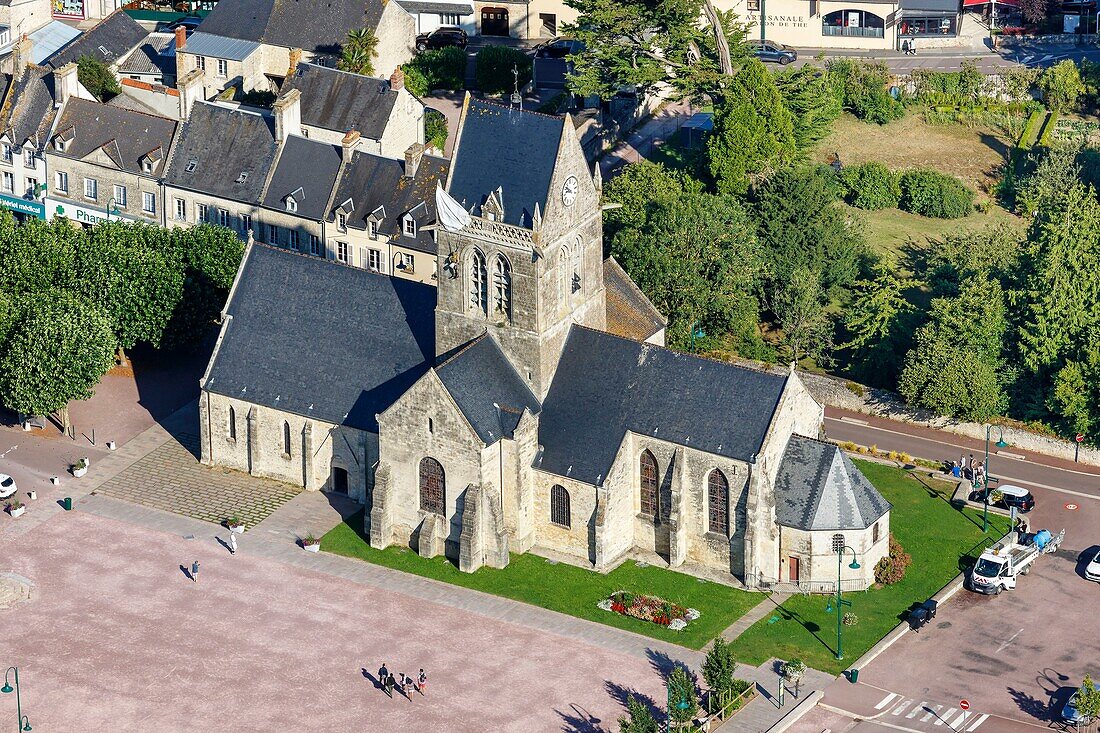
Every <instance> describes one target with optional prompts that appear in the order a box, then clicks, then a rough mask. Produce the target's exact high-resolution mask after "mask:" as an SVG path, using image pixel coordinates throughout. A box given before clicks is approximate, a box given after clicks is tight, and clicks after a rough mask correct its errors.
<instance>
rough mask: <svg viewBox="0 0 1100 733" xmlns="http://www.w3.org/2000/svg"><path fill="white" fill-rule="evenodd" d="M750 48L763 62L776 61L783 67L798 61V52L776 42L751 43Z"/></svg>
mask: <svg viewBox="0 0 1100 733" xmlns="http://www.w3.org/2000/svg"><path fill="white" fill-rule="evenodd" d="M749 48H751V49H752V55H753V56H755V57H756V58H758V59H760V60H761V61H774V62H776V63H778V64H780V65H782V66H786V65H787V64H789V63H791V62H792V61H795V60H797V59H798V51H795V50H794V49H793V48H791V47H790V46H784V45H783V44H782V43H776V42H775V41H749Z"/></svg>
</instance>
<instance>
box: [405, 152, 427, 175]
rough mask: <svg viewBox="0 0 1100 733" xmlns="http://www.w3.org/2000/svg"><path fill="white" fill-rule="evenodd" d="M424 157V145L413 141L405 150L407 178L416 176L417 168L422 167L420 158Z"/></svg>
mask: <svg viewBox="0 0 1100 733" xmlns="http://www.w3.org/2000/svg"><path fill="white" fill-rule="evenodd" d="M423 157H424V146H423V145H421V144H420V143H413V144H412V145H410V146H409V149H408V150H406V151H405V178H416V169H417V168H419V167H420V160H421V158H423Z"/></svg>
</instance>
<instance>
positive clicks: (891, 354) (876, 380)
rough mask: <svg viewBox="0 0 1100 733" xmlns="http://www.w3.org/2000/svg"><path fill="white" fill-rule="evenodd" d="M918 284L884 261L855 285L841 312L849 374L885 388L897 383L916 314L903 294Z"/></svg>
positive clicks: (875, 265) (909, 344)
mask: <svg viewBox="0 0 1100 733" xmlns="http://www.w3.org/2000/svg"><path fill="white" fill-rule="evenodd" d="M917 285H918V283H917V281H916V280H913V279H911V278H905V277H902V276H901V275H899V274H898V271H897V268H896V267H894V266H893V264H892V263H889V262H883V261H879V262H876V263H875V264H874V265H873V266H872V269H871V273H870V275H869V276H868V277H867V278H865V279H862V280H859V281H857V282H856V283H855V284H854V286H853V289H852V297H851V303H850V304H849V305H848V307H847V308H846V309H845V311H844V328H845V330H846V331H847V334H848V340H847V342H846V343H845V344H844V345H843V346H842V348H844V349H848V350H850V351H851V352H852V356H851V361H852V371H853V373H854V374H855V375H856V376H857V377H858V378H859V379H861V380H863V381H864V382H868V383H870V384H873V385H876V386H879V387H888V388H892V387H894V386H895V384H896V383H897V377H898V372H899V371H900V370H901V362H902V358H903V357H904V355H905V353H906V352H907V351H908V350H909V348H910V347H911V343H910V341H911V339H912V327H913V319H914V315H915V311H916V309H915V308H914V307H913V306H912V304H911V303H910V302H909V300H908V299H907V298H906V294H907V293H908V291H910V290H911V289H913V288H915V287H917Z"/></svg>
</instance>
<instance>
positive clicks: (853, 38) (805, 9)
mask: <svg viewBox="0 0 1100 733" xmlns="http://www.w3.org/2000/svg"><path fill="white" fill-rule="evenodd" d="M715 5H716V6H717V7H718V8H719V9H721V10H732V11H733V12H735V13H736V14H737V16H738V18H741V19H745V20H748V21H750V22H752V24H753V30H752V31H751V32H750V35H752V36H753V37H759V36H760V35H761V31H762V32H763V36H764V37H765V38H767V39H768V40H770V41H778V42H779V43H782V44H784V45H787V46H791V47H793V48H795V49H798V48H854V49H892V48H895V47H896V35H897V34H896V22H895V19H896V18H897V12H898V3H897V2H892V1H890V2H845V1H844V0H828V1H823V0H809V2H807V0H732V1H731V0H718V2H716V3H715Z"/></svg>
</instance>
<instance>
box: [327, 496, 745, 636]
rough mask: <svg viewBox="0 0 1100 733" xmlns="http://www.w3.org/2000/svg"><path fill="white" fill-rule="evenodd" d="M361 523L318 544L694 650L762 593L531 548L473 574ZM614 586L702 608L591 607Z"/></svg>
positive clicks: (353, 521)
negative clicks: (595, 564)
mask: <svg viewBox="0 0 1100 733" xmlns="http://www.w3.org/2000/svg"><path fill="white" fill-rule="evenodd" d="M362 526H363V515H362V513H361V512H360V513H358V514H356V515H354V516H352V517H351V518H349V519H348V521H347V522H345V523H343V524H341V525H339V526H337V527H336V528H335V529H333V530H332V531H331V532H329V533H328V534H326V535H325V536H324V537H322V538H321V549H322V550H324V551H326V552H333V553H336V554H338V555H346V556H347V557H354V558H358V559H360V560H366V561H367V562H371V563H374V564H376V565H384V566H386V567H389V568H394V569H395V570H401V571H404V572H406V573H413V574H414V575H421V576H424V577H426V578H434V579H435V580H441V581H443V582H445V583H452V584H454V585H460V586H463V587H466V588H473V589H474V590H479V591H482V592H484V593H491V594H493V595H497V596H503V597H505V598H512V599H514V600H517V601H522V602H524V603H530V604H532V605H535V606H542V607H543V608H549V609H551V610H553V611H559V612H561V613H565V614H568V615H570V616H576V617H577V618H583V619H587V620H589V621H596V622H598V623H602V624H607V625H609V626H616V627H618V628H620V629H626V630H628V631H634V632H636V633H639V634H644V635H645V636H650V637H653V638H654V639H661V640H662V641H669V642H672V643H674V644H681V645H683V646H686V647H690V648H692V649H701V648H702V647H703V646H704V645H705V644H706V643H707V642H708V641H710V640H711V639H713V638H714V637H715V636H717V635H718V634H720V633H721V632H722V631H723V630H724V629H725V628H726V627H727V626H729V625H730V624H732V623H733V622H734V621H736V620H737V619H738V618H740V617H741V616H743V615H744V614H745V612H746V611H748V610H749V609H750V608H752V607H753V606H755V605H756V604H758V603H760V602H761V601H763V600H764V595H763V594H760V593H748V592H745V591H739V590H736V589H734V588H730V587H729V586H725V585H721V584H719V583H711V582H707V581H703V580H699V579H697V578H694V577H692V576H690V575H685V574H683V573H677V572H673V571H671V570H666V569H662V568H656V567H650V566H646V567H641V566H639V565H638V564H636V563H634V562H626V563H624V564H623V565H621V566H619V567H618V568H616V569H615V570H613V571H612V572H610V573H608V574H607V575H602V574H600V573H597V572H595V571H592V570H586V569H584V568H578V567H574V566H572V565H566V564H564V563H551V562H549V561H547V560H546V559H544V558H541V557H538V556H536V555H532V554H525V555H513V556H512V561H511V562H510V563H509V565H508V567H506V568H504V569H503V570H495V569H492V568H482V569H481V570H478V571H477V572H476V573H462V572H459V570H458V568H457V567H455V566H454V564H452V563H451V562H449V561H448V560H446V559H444V558H435V559H432V560H426V559H424V558H422V557H420V556H419V555H417V554H416V553H414V552H412V551H411V550H409V549H406V548H403V547H389V548H386V549H385V550H376V549H374V548H372V547H371V546H370V544H369V543H368V541H367V538H365V537H364V536H363V534H362ZM617 590H628V591H633V592H636V593H647V594H650V595H655V596H659V597H661V598H664V599H665V600H667V601H671V602H673V603H678V604H680V605H682V606H687V607H689V608H695V609H697V610H698V611H699V612H700V614H701V615H700V617H699V618H698V619H696V620H695V621H693V622H691V623H690V624H688V627H687V628H686V629H684V630H683V631H669V630H668V629H666V628H664V627H662V626H658V625H657V624H653V623H649V622H646V621H640V620H638V619H634V618H629V617H626V616H620V615H619V614H617V613H612V612H610V611H603V610H601V609H599V608H597V607H596V604H597V603H599V602H600V601H602V600H603V599H605V598H607V596H608V595H610V594H611V593H613V592H614V591H617Z"/></svg>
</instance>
